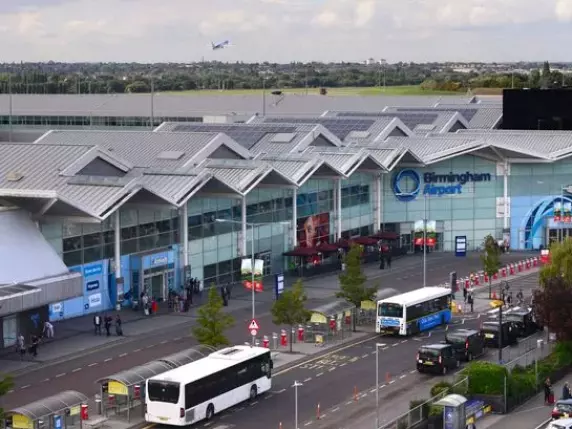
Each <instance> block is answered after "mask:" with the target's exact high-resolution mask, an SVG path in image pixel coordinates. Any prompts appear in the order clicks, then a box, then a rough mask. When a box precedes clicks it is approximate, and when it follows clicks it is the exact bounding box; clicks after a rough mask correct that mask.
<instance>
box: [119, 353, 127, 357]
mask: <svg viewBox="0 0 572 429" xmlns="http://www.w3.org/2000/svg"><path fill="white" fill-rule="evenodd" d="M125 356H127V353H121V354H120V355H119V357H125Z"/></svg>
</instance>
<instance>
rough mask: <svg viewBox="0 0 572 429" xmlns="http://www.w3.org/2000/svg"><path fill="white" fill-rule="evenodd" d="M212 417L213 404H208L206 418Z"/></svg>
mask: <svg viewBox="0 0 572 429" xmlns="http://www.w3.org/2000/svg"><path fill="white" fill-rule="evenodd" d="M213 417H214V405H213V404H209V406H208V407H207V416H206V419H207V420H210V419H212V418H213Z"/></svg>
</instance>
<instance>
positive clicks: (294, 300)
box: [270, 280, 310, 352]
mask: <svg viewBox="0 0 572 429" xmlns="http://www.w3.org/2000/svg"><path fill="white" fill-rule="evenodd" d="M307 300H308V298H307V296H306V293H305V292H304V286H303V285H302V280H298V281H296V283H294V286H293V287H292V289H291V290H287V291H284V292H283V293H282V295H280V298H279V299H277V300H276V301H274V304H273V305H272V309H271V310H270V312H271V313H272V322H273V323H274V324H276V325H288V326H290V352H292V340H293V333H292V330H293V329H294V326H295V325H299V324H301V323H306V322H307V321H308V320H309V319H310V312H309V311H308V310H307V309H306V301H307Z"/></svg>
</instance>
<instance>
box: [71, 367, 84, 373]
mask: <svg viewBox="0 0 572 429" xmlns="http://www.w3.org/2000/svg"><path fill="white" fill-rule="evenodd" d="M81 370H82V368H76V369H74V370H73V371H72V372H78V371H81Z"/></svg>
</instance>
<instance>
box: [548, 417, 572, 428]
mask: <svg viewBox="0 0 572 429" xmlns="http://www.w3.org/2000/svg"><path fill="white" fill-rule="evenodd" d="M546 429H572V419H560V420H553V421H551V422H550V423H549V424H548V427H547V428H546Z"/></svg>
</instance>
